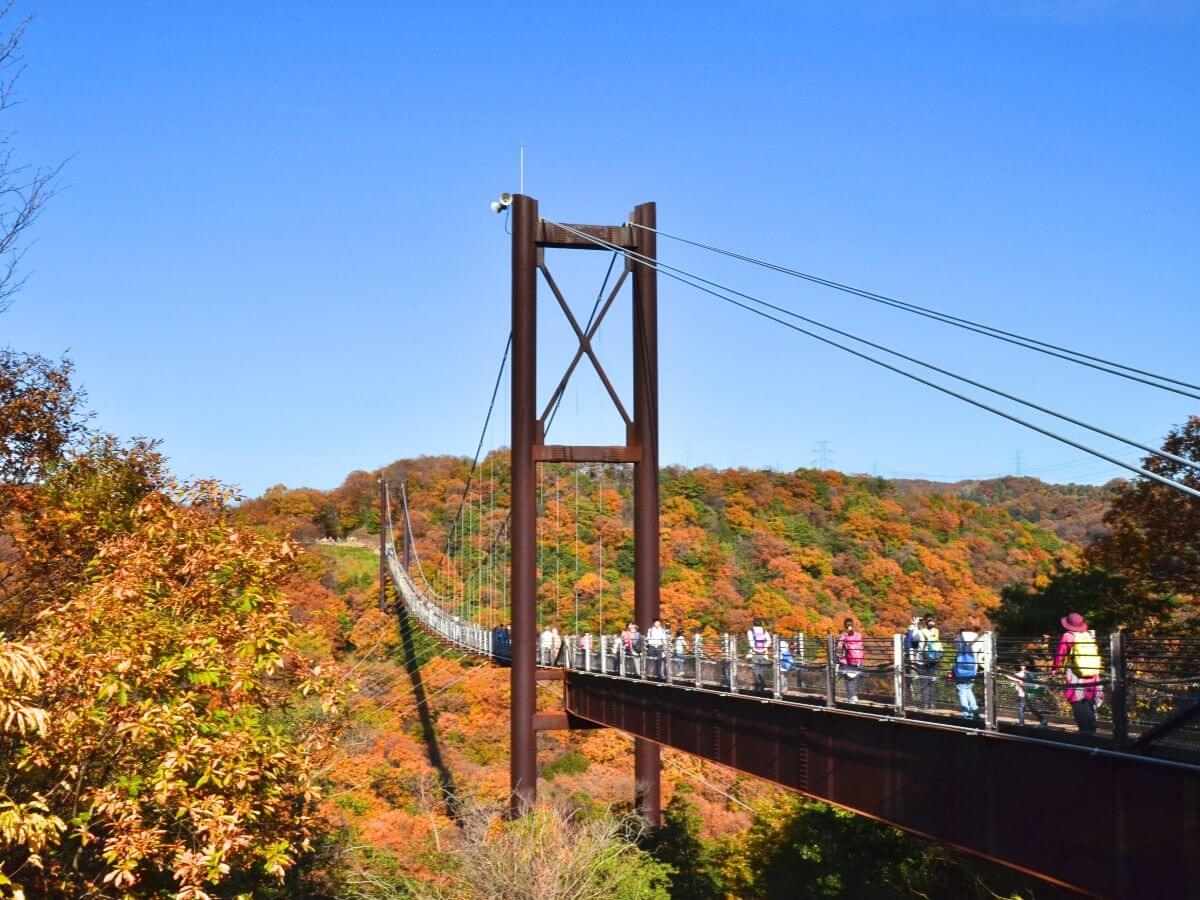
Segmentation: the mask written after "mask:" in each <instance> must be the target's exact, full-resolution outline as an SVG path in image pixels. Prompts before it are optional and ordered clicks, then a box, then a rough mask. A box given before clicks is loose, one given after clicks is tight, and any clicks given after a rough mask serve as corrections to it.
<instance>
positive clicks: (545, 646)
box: [538, 625, 554, 666]
mask: <svg viewBox="0 0 1200 900" xmlns="http://www.w3.org/2000/svg"><path fill="white" fill-rule="evenodd" d="M538 650H539V651H540V652H539V654H538V662H539V663H540V664H541V665H543V666H549V665H551V664H552V663H553V660H552V659H551V656H552V654H553V652H554V632H552V631H551V630H550V626H548V625H547V626H546V627H545V628H543V629H542V634H541V637H540V638H539V639H538Z"/></svg>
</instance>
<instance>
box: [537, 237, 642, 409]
mask: <svg viewBox="0 0 1200 900" xmlns="http://www.w3.org/2000/svg"><path fill="white" fill-rule="evenodd" d="M538 269H539V270H540V271H541V273H542V276H543V277H544V278H545V279H546V284H548V285H550V290H551V291H553V293H554V298H555V299H556V300H558V305H559V306H561V307H562V311H563V312H564V313H566V316H567V321H568V322H570V323H571V328H572V329H573V330H574V331H575V337H577V338H578V339H579V348H578V349H577V350H576V351H575V356H574V358H572V360H571V364H570V365H569V366H567V371H566V374H565V375H563V377H562V381H560V382H559V383H558V387H557V388H555V389H554V393H553V394H551V395H550V402H549V403H547V404H546V408H545V410H543V411H542V415H541V418H540V420H539V421H540V423H541V427H542V429H543V431H544V430H545V428H546V421H547V419H548V418H549V416H550V413H551V412H552V411H553V409H554V406H555V404H557V403H558V400H559V398H560V397H561V396H562V394H563V391H565V390H566V389H567V382H569V381H570V380H571V375H572V374H573V373H574V372H575V367H576V366H577V365H579V361H580V360H581V359H583V356H584V354H587V358H588V359H590V360H591V362H592V366H593V367H594V368H595V369H596V374H597V375H599V376H600V381H601V382H603V384H604V387H605V389H606V390H607V391H608V396H609V397H611V398H612V402H613V405H614V406H615V407H616V408H617V412H618V413H620V414H621V418H622V419H624V421H625V425H626V427H629V426H630V425H632V424H633V420H632V419H631V418H630V417H629V413H627V412H626V411H625V405H624V404H623V403H621V398H620V396H619V395H618V394H617V391H616V388H614V387H613V386H612V382H611V381H609V378H608V373H606V372H605V371H604V367H603V366H602V365H600V360H599V359H597V358H596V353H595V351H594V350H593V349H592V338H594V337H595V336H596V332H597V331H598V330H599V329H600V323H601V322H603V321H604V316H605V315H606V314H607V313H608V311H609V309H610V308H611V307H612V304H613V301H614V300H616V299H617V294H618V293H619V292H620V290H621V286H622V285H623V284H624V283H625V279H626V278H627V277H629V270H630V266H629V264H628V263H626V265H625V267H624V268H623V269H622V270H621V276H620V277H619V278H618V279H617V283H616V284H615V285H613V289H612V291H610V292H609V295H608V299H607V300H605V301H604V305H603V306H602V307H601V308H600V312H599V314H598V315H597V316H596V318H595V319H593V320H592V322H591V324H590V326H589V327H588V330H587V333H586V334H585V333H584V331H583V329H582V328H580V327H579V322H578V321H577V320H576V318H575V315H574V313H572V312H571V307H570V306H568V305H567V301H566V300H565V299H563V295H562V291H560V290H559V289H558V285H557V284H556V283H555V281H554V276H553V275H551V274H550V270H549V269H548V268H546V263H545V261H544V260H543V259H541V255H540V254H539V259H538Z"/></svg>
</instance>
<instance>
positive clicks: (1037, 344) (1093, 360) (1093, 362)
mask: <svg viewBox="0 0 1200 900" xmlns="http://www.w3.org/2000/svg"><path fill="white" fill-rule="evenodd" d="M628 224H630V225H632V226H634V227H636V228H642V229H645V230H647V231H653V232H654V233H655V234H659V235H662V236H663V237H665V238H670V239H671V240H674V241H679V242H680V243H684V244H689V245H691V246H693V247H699V248H700V249H702V250H708V251H711V252H713V253H718V254H721V255H722V256H728V257H730V258H732V259H737V260H741V261H742V262H748V263H751V264H753V265H756V266H762V267H763V268H766V269H771V270H773V271H775V272H780V273H782V274H784V275H791V276H792V277H794V278H800V279H803V280H804V281H808V282H810V283H812V284H817V285H821V286H822V287H828V288H832V289H834V290H837V291H842V292H843V293H847V294H852V295H854V296H856V297H861V298H863V299H865V300H871V301H873V302H875V303H881V304H883V305H884V306H891V307H893V308H895V309H899V310H901V311H903V312H909V313H913V314H914V315H918V316H922V317H924V318H927V319H932V320H934V321H936V322H941V323H943V324H945V325H953V326H954V327H956V328H962V329H964V330H966V331H973V332H975V333H976V334H981V335H983V336H984V337H990V338H994V339H995V340H1000V341H1004V342H1005V343H1009V344H1013V345H1015V346H1018V347H1024V348H1025V349H1027V350H1034V351H1036V352H1038V353H1044V354H1046V355H1048V356H1054V357H1057V358H1059V359H1063V360H1066V361H1067V362H1073V363H1075V364H1077V365H1081V366H1087V367H1088V368H1091V369H1096V370H1097V371H1100V372H1107V373H1108V374H1110V375H1116V376H1118V377H1120V378H1126V379H1129V380H1130V381H1137V382H1140V383H1142V384H1146V385H1149V386H1150V387H1155V388H1158V389H1160V390H1164V391H1171V392H1172V393H1175V394H1180V395H1182V396H1184V397H1191V398H1192V399H1196V400H1200V394H1196V393H1193V392H1192V391H1185V390H1179V389H1178V388H1175V387H1171V386H1170V385H1173V384H1174V385H1179V386H1180V387H1184V388H1193V389H1195V390H1200V385H1198V384H1193V383H1191V382H1189V381H1183V380H1181V379H1178V378H1171V377H1169V376H1166V375H1159V374H1157V373H1155V372H1150V371H1147V370H1145V369H1139V368H1136V367H1134V366H1129V365H1125V364H1124V363H1119V362H1115V361H1114V360H1111V359H1105V358H1104V357H1101V356H1093V355H1092V354H1089V353H1084V352H1083V351H1081V350H1072V349H1070V348H1069V347H1062V346H1059V345H1058V344H1052V343H1050V342H1048V341H1042V340H1039V339H1037V338H1033V337H1029V336H1027V335H1023V334H1018V333H1016V332H1013V331H1005V330H1004V329H1002V328H997V327H995V326H993V325H987V324H985V323H983V322H976V321H973V320H971V319H964V318H962V317H961V316H955V315H951V314H950V313H945V312H941V311H939V310H936V309H931V308H929V307H926V306H919V305H917V304H916V303H910V302H908V301H907V300H898V299H896V298H894V297H888V296H887V295H885V294H877V293H875V292H874V291H868V290H865V289H863V288H857V287H854V286H853V285H849V284H843V283H841V282H839V281H833V280H831V279H828V278H822V277H820V276H819V275H812V274H809V273H807V272H801V271H799V270H798V269H792V268H789V267H788V266H783V265H779V264H778V263H773V262H769V261H768V260H765V259H759V258H757V257H754V256H748V255H746V254H744V253H737V252H735V251H733V250H726V249H724V248H721V247H715V246H713V245H712V244H706V243H704V242H702V241H695V240H691V239H690V238H685V237H681V236H680V235H677V234H671V233H670V232H667V231H662V230H659V229H656V228H651V227H650V226H648V225H641V224H639V223H637V222H630V223H628ZM1107 366H1112V367H1113V368H1106V367H1107ZM1118 370H1121V371H1118ZM1139 376H1146V377H1144V378H1143V377H1139ZM1149 379H1156V380H1153V381H1151V380H1149ZM1160 382H1166V383H1165V384H1163V383H1160Z"/></svg>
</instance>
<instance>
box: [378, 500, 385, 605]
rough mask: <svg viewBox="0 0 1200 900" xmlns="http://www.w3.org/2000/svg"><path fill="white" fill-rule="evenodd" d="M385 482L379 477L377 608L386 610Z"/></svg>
mask: <svg viewBox="0 0 1200 900" xmlns="http://www.w3.org/2000/svg"><path fill="white" fill-rule="evenodd" d="M386 492H387V484H386V483H385V482H384V480H383V479H382V478H380V479H379V610H380V612H387V529H386V528H384V527H383V517H384V516H386V515H387V496H386Z"/></svg>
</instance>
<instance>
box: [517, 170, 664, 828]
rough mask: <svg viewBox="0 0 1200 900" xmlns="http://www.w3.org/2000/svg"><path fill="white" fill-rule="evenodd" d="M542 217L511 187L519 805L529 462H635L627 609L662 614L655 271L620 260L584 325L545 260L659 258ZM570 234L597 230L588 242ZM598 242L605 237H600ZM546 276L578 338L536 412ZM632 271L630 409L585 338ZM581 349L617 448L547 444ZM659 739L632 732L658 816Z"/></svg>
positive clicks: (532, 524) (632, 244)
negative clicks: (596, 253) (571, 254)
mask: <svg viewBox="0 0 1200 900" xmlns="http://www.w3.org/2000/svg"><path fill="white" fill-rule="evenodd" d="M630 221H631V222H636V223H638V224H641V225H647V226H649V227H651V228H653V227H654V226H655V224H656V218H655V206H654V204H653V203H643V204H642V205H640V206H638V207H637V208H636V209H635V210H634V211H633V214H632V216H631V217H630ZM570 229H571V230H567V229H565V228H562V227H559V226H557V225H555V224H553V223H550V222H546V221H543V220H542V219H541V218H540V217H539V216H538V203H537V201H536V200H534V199H533V198H532V197H527V196H525V195H523V194H518V195H517V196H515V197H514V198H513V203H512V234H513V241H512V304H513V305H512V336H513V337H512V340H513V344H512V675H511V677H512V771H511V779H512V781H511V783H512V810H513V812H514V814H517V815H519V814H521V813H524V812H525V811H526V810H528V809H529V807H530V806H532V804H533V803H534V801H535V799H536V795H537V730H536V727H535V725H536V723H535V714H536V712H537V703H536V690H537V665H536V649H537V495H536V491H537V465H538V463H539V462H573V463H583V462H607V463H614V462H618V463H633V467H634V469H633V500H634V608H635V616H636V618H637V622H638V626H639V627H640V628H641V629H642V632H643V633H645V632H646V631H647V630H648V629H649V627H650V625H651V623H652V622H653V621H654V620H655V619H657V618H658V615H659V562H658V545H659V535H658V529H659V522H658V271H657V269H656V268H654V266H653V265H643V264H641V263H637V262H633V261H632V260H630V259H629V258H628V257H627V258H626V261H625V266H624V268H623V270H622V272H621V275H620V277H619V278H618V279H617V282H616V284H615V285H614V287H613V289H612V291H611V292H610V293H609V294H608V296H607V298H606V300H605V302H604V304H603V306H601V307H600V308H599V309H598V311H597V314H596V316H595V318H594V319H593V320H592V322H591V324H590V325H589V326H588V327H587V331H586V332H585V331H584V329H583V328H581V327H580V325H579V322H578V321H577V320H576V318H575V316H574V314H573V313H572V312H571V308H570V306H569V304H568V303H567V301H566V299H565V298H564V297H563V295H562V292H561V291H560V290H559V288H558V285H557V284H556V283H555V281H554V276H553V275H551V273H550V270H549V269H548V268H547V267H546V263H545V257H544V254H545V248H547V247H551V248H559V249H567V250H606V249H610V247H611V246H616V247H621V248H624V249H628V250H633V251H636V252H637V253H638V254H640V255H641V256H643V257H649V258H651V259H654V258H656V243H655V234H654V232H652V231H647V230H645V229H641V228H632V227H630V226H629V225H571V226H570ZM573 232H581V233H582V234H584V235H587V236H589V237H592V238H595V239H596V241H598V242H603V243H597V242H593V241H591V240H588V239H587V238H586V237H581V236H580V235H579V234H575V233H573ZM605 244H607V245H610V246H605ZM539 272H540V273H541V274H542V276H543V277H544V279H545V281H546V284H547V286H548V287H549V288H550V291H551V293H552V294H553V295H554V299H555V300H556V301H557V303H558V305H559V306H560V307H561V309H562V311H563V313H564V314H565V315H566V317H567V320H568V322H570V324H571V328H572V330H573V331H574V332H575V336H576V338H577V339H578V341H579V347H578V349H577V350H576V352H575V356H574V359H573V360H572V361H571V364H570V365H569V366H568V367H567V371H566V373H565V374H564V375H563V377H562V380H561V381H560V382H559V384H558V387H557V388H556V389H555V390H554V391H553V393H552V394H551V396H550V398H549V402H548V403H547V404H546V406H545V408H544V409H543V411H542V412H541V413H540V414H539V412H538V406H537V286H538V273H539ZM630 276H632V280H633V415H632V416H630V415H629V413H628V412H627V411H626V409H625V406H624V404H623V403H622V402H621V398H620V396H619V395H618V394H617V392H616V390H615V389H614V388H613V386H612V382H611V381H610V380H609V377H608V374H607V373H606V372H605V371H604V367H603V366H602V365H601V364H600V361H599V359H598V358H597V357H596V354H595V352H594V350H593V348H592V344H591V342H592V338H593V337H594V336H595V334H596V331H597V330H598V329H599V327H600V323H601V322H602V321H603V320H604V317H605V315H606V314H607V313H608V310H609V309H610V308H611V306H612V304H613V301H614V300H615V299H616V297H617V294H618V293H619V292H620V290H621V287H622V286H623V285H624V283H625V281H626V280H627V279H628V278H629V277H630ZM584 356H587V357H588V359H589V360H590V361H591V364H592V365H593V366H594V367H595V369H596V374H597V375H599V376H600V381H601V382H602V383H603V384H604V387H605V390H606V391H607V392H608V394H609V397H610V398H611V399H612V402H613V406H614V407H615V408H616V410H617V412H618V413H619V414H620V416H621V418H622V420H623V421H624V422H625V443H624V444H622V445H617V446H590V447H583V446H570V445H548V444H546V442H545V432H546V423H547V421H548V419H549V417H550V416H551V415H552V413H553V410H554V408H555V406H556V404H557V403H558V401H559V400H560V398H561V396H562V392H563V391H564V390H565V389H566V386H567V382H568V381H569V380H570V377H571V374H572V373H573V372H574V371H575V367H576V366H577V365H578V364H579V362H580V361H581V360H582V359H583V357H584ZM659 770H660V761H659V748H658V745H657V744H654V743H652V742H650V741H646V740H642V739H640V738H639V739H637V741H636V743H635V747H634V775H635V779H636V783H637V803H638V807H639V809H640V810H641V812H642V815H643V816H645V818H646V819H647V821H649V822H651V823H652V824H657V823H658V821H659V816H660V804H661V792H660V783H659Z"/></svg>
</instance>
